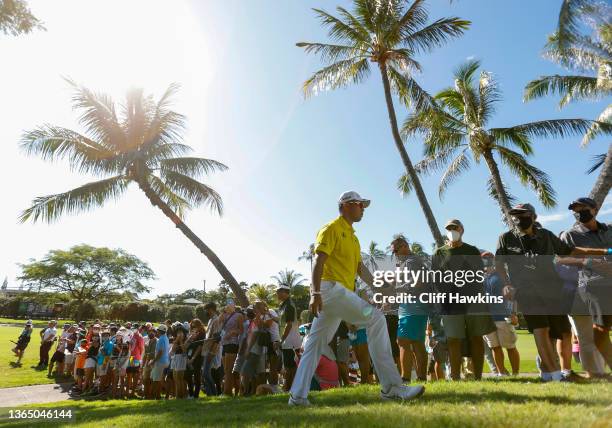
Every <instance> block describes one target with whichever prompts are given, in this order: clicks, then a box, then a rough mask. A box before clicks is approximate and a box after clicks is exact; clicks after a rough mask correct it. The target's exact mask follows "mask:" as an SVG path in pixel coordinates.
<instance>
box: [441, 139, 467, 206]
mask: <svg viewBox="0 0 612 428" xmlns="http://www.w3.org/2000/svg"><path fill="white" fill-rule="evenodd" d="M468 169H470V158H469V154H468V153H467V148H466V149H463V151H462V152H461V153H460V154H459V156H457V157H456V158H455V159H454V160H453V161H452V162H451V163H450V164H449V166H448V168H447V169H446V171H445V172H444V174H443V175H442V178H441V179H440V184H439V185H438V196H439V197H440V199H442V198H443V197H444V193H445V192H446V190H447V189H448V186H450V185H451V184H452V183H454V182H455V180H456V179H457V178H459V176H460V175H461V173H463V172H465V171H467V170H468Z"/></svg>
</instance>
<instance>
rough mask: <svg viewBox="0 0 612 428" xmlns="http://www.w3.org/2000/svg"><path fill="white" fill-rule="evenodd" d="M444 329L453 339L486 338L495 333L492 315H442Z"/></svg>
mask: <svg viewBox="0 0 612 428" xmlns="http://www.w3.org/2000/svg"><path fill="white" fill-rule="evenodd" d="M442 327H444V333H445V334H446V337H447V338H451V339H467V338H468V337H474V336H484V335H486V334H489V333H492V332H494V331H495V324H494V323H493V319H492V318H491V315H442Z"/></svg>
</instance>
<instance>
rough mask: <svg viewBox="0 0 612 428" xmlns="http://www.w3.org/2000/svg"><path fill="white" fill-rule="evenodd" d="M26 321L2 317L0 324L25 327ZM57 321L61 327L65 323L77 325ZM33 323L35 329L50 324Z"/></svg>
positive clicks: (65, 321)
mask: <svg viewBox="0 0 612 428" xmlns="http://www.w3.org/2000/svg"><path fill="white" fill-rule="evenodd" d="M26 321H27V320H26V319H16V318H1V317H0V324H18V325H20V326H22V325H25V323H26ZM57 321H58V323H59V325H60V326H63V325H64V323H70V324H74V323H75V321H74V320H64V319H61V318H60V319H59V320H57ZM32 323H33V324H34V328H42V327H46V326H47V324H49V320H32Z"/></svg>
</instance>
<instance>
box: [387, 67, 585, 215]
mask: <svg viewBox="0 0 612 428" xmlns="http://www.w3.org/2000/svg"><path fill="white" fill-rule="evenodd" d="M479 67H480V62H479V61H468V62H466V63H465V64H463V65H461V66H460V67H459V68H457V70H456V71H455V73H454V81H455V86H454V87H452V88H447V89H444V90H442V91H441V92H439V93H438V94H437V95H436V96H435V101H436V105H435V106H432V107H430V108H427V109H423V110H422V111H421V112H418V113H416V114H413V115H411V116H410V117H408V119H407V120H406V122H405V123H404V126H403V132H404V133H406V134H407V135H413V134H415V133H421V134H424V135H425V155H426V157H425V159H423V160H422V161H421V162H419V163H418V164H417V165H416V169H417V171H419V173H423V174H425V173H430V172H432V171H435V170H439V169H442V168H443V167H446V166H447V165H448V167H447V168H446V171H445V172H444V174H443V175H442V179H441V181H440V185H439V189H438V191H439V195H440V197H442V196H443V194H444V192H445V191H446V189H447V188H448V186H449V185H450V184H451V183H453V182H454V181H455V180H456V179H457V177H459V175H460V174H461V173H462V172H465V171H467V170H468V169H469V168H470V167H471V161H470V159H473V160H474V161H475V162H476V163H480V161H481V160H484V162H485V163H486V165H487V168H488V169H489V173H490V174H491V176H490V179H489V183H488V186H489V188H490V192H489V194H491V195H492V196H494V199H495V200H496V202H497V203H498V204H499V206H500V208H501V210H502V213H503V215H504V218H505V220H506V221H507V223H508V224H512V220H511V218H510V214H509V211H510V209H511V204H510V198H509V196H508V191H507V188H506V185H505V184H504V182H503V181H502V177H501V173H500V170H499V164H498V161H501V163H502V164H504V165H506V166H507V168H508V169H509V170H510V172H511V173H512V174H513V175H515V176H517V177H518V178H519V180H520V181H521V183H522V184H523V185H528V186H530V187H531V188H532V189H533V190H534V191H535V192H536V194H537V196H538V198H539V200H540V202H541V203H542V204H543V205H544V206H545V207H553V206H555V204H556V201H555V192H554V190H553V188H552V186H551V184H550V181H549V179H548V176H547V175H546V173H545V172H543V171H541V170H540V169H538V168H536V167H535V166H533V165H532V164H530V163H529V162H528V160H527V158H528V157H529V156H530V155H531V154H532V153H533V143H532V138H533V137H540V138H541V137H566V136H568V135H575V134H581V133H584V132H586V131H587V130H588V129H589V128H590V126H591V125H592V121H590V120H585V119H554V120H544V121H539V122H531V123H525V124H522V125H516V126H512V127H509V128H487V124H488V122H489V121H490V120H491V119H492V116H493V113H494V112H495V104H496V103H498V102H499V101H501V94H500V91H499V89H498V86H497V83H496V81H495V79H494V78H493V76H492V75H491V73H488V72H486V71H483V72H481V73H480V76H479V78H478V79H477V80H476V79H475V74H476V72H477V70H478V68H479ZM512 148H515V149H517V150H516V151H515V150H513V149H512ZM496 156H497V158H498V160H496V159H495V158H496ZM398 187H399V188H400V189H402V190H403V191H404V192H406V191H409V190H410V189H411V187H412V186H411V181H410V177H409V176H407V175H404V176H403V177H402V178H400V180H399V183H398Z"/></svg>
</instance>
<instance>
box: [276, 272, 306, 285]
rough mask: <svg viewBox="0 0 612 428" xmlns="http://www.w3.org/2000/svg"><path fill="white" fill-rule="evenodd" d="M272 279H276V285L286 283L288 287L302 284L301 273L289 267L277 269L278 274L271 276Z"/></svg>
mask: <svg viewBox="0 0 612 428" xmlns="http://www.w3.org/2000/svg"><path fill="white" fill-rule="evenodd" d="M272 279H274V280H276V283H277V285H286V286H287V287H289V288H293V287H295V286H296V285H302V283H303V282H304V278H303V277H302V274H301V273H297V272H296V271H294V270H289V269H285V270H281V271H279V272H278V274H276V275H274V276H272Z"/></svg>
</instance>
